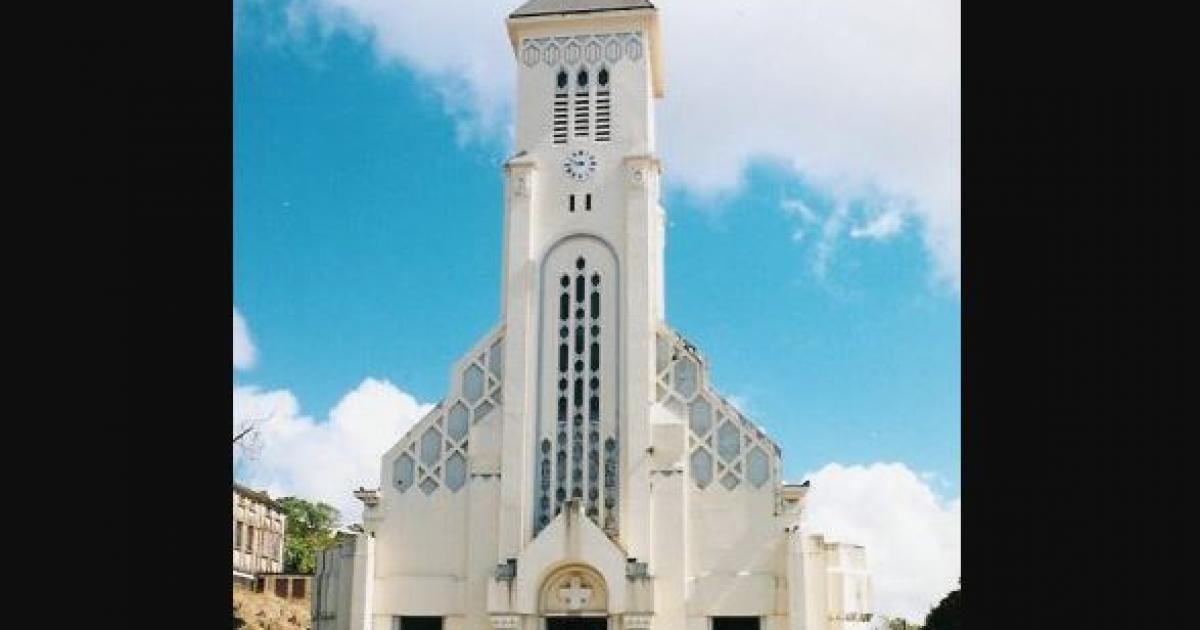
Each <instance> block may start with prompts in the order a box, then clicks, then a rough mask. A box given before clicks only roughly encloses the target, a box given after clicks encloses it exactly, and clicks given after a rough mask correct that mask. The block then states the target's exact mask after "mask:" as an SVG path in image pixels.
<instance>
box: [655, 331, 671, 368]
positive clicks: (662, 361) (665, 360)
mask: <svg viewBox="0 0 1200 630" xmlns="http://www.w3.org/2000/svg"><path fill="white" fill-rule="evenodd" d="M670 362H671V344H670V343H668V342H667V338H666V337H664V336H662V335H658V337H657V338H656V339H655V341H654V372H655V373H656V374H662V371H663V370H665V369H667V364H669V363H670Z"/></svg>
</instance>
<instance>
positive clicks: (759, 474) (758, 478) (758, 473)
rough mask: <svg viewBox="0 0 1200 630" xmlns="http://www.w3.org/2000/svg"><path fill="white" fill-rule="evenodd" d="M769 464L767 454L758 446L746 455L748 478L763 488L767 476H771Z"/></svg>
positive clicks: (755, 485)
mask: <svg viewBox="0 0 1200 630" xmlns="http://www.w3.org/2000/svg"><path fill="white" fill-rule="evenodd" d="M767 464H768V462H767V454H766V453H764V452H763V451H762V449H761V448H758V447H757V446H755V447H754V448H753V449H751V450H750V452H749V453H748V454H747V455H746V469H747V471H746V479H748V480H749V481H750V483H752V484H754V487H755V488H761V487H762V485H763V484H764V483H766V482H767V477H770V476H771V471H770V469H769V468H768V467H767Z"/></svg>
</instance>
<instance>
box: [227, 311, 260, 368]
mask: <svg viewBox="0 0 1200 630" xmlns="http://www.w3.org/2000/svg"><path fill="white" fill-rule="evenodd" d="M257 359H258V350H257V349H256V348H255V347H254V341H253V340H251V339H250V327H249V326H247V325H246V320H245V318H243V317H242V314H241V313H239V312H238V310H237V308H236V307H234V309H233V367H234V368H236V369H239V370H247V369H250V368H252V367H254V362H255V361H256V360H257Z"/></svg>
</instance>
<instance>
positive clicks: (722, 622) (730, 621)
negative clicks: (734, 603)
mask: <svg viewBox="0 0 1200 630" xmlns="http://www.w3.org/2000/svg"><path fill="white" fill-rule="evenodd" d="M712 630H758V617H713V618H712Z"/></svg>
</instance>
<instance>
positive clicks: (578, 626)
mask: <svg viewBox="0 0 1200 630" xmlns="http://www.w3.org/2000/svg"><path fill="white" fill-rule="evenodd" d="M538 609H539V612H540V613H541V616H542V620H543V623H542V630H607V628H608V587H607V585H606V584H605V582H604V576H602V575H600V573H599V572H598V571H596V570H595V569H592V568H591V567H588V566H586V565H581V564H572V565H567V566H564V567H560V568H558V569H556V570H555V571H553V572H551V573H550V575H549V577H547V578H546V580H545V581H544V582H543V583H542V590H541V593H540V595H539V597H538Z"/></svg>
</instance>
